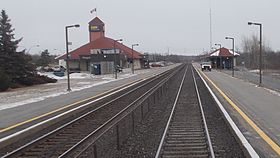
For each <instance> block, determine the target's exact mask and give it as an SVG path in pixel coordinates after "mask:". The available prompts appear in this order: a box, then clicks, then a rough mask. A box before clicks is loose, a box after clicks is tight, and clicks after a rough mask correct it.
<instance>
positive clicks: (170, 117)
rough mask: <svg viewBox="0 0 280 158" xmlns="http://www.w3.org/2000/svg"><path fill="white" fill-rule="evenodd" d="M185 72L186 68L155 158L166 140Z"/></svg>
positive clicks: (156, 157)
mask: <svg viewBox="0 0 280 158" xmlns="http://www.w3.org/2000/svg"><path fill="white" fill-rule="evenodd" d="M187 70H188V67H187V68H186V70H185V73H184V76H183V79H182V81H181V84H180V87H179V90H178V92H177V96H176V99H175V101H174V104H173V108H172V110H171V113H170V116H169V118H168V121H167V124H166V127H165V129H164V132H163V135H162V138H161V140H160V143H159V147H158V150H157V153H156V156H155V158H158V157H159V155H160V152H161V149H162V146H163V143H164V140H165V138H166V134H167V131H168V129H169V125H170V122H171V119H172V117H173V114H174V111H175V108H176V105H177V102H178V99H179V96H180V93H181V90H182V87H183V83H184V80H185V78H186V73H187Z"/></svg>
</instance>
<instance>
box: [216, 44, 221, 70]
mask: <svg viewBox="0 0 280 158" xmlns="http://www.w3.org/2000/svg"><path fill="white" fill-rule="evenodd" d="M215 46H219V50H220V53H221V48H222V44H219V43H215ZM217 65H218V62H217ZM220 69H222V57H220Z"/></svg>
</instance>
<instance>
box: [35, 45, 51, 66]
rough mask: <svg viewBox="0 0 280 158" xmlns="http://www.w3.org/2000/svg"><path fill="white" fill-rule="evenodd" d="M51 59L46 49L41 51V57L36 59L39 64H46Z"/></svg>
mask: <svg viewBox="0 0 280 158" xmlns="http://www.w3.org/2000/svg"><path fill="white" fill-rule="evenodd" d="M50 61H51V56H50V53H49V51H48V50H47V49H46V50H44V51H43V52H42V53H41V57H40V59H39V61H38V64H37V65H39V66H48V65H49V64H50Z"/></svg>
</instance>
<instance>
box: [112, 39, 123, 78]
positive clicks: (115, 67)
mask: <svg viewBox="0 0 280 158" xmlns="http://www.w3.org/2000/svg"><path fill="white" fill-rule="evenodd" d="M119 41H123V40H122V39H117V40H114V69H115V79H117V78H118V75H117V53H116V42H119Z"/></svg>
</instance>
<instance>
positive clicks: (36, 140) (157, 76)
mask: <svg viewBox="0 0 280 158" xmlns="http://www.w3.org/2000/svg"><path fill="white" fill-rule="evenodd" d="M175 68H177V67H175ZM175 68H173V69H175ZM173 69H171V70H168V71H166V72H164V73H162V74H159V75H156V76H153V77H151V78H149V79H151V80H149V81H148V82H145V81H147V80H148V79H146V80H143V81H141V82H145V83H144V84H140V83H141V82H139V83H137V84H140V85H139V86H137V87H136V88H134V89H132V90H130V91H128V92H126V93H124V94H122V95H121V96H118V97H116V98H114V99H113V100H111V101H109V102H107V103H105V104H103V105H101V106H99V107H97V108H96V109H93V110H91V111H89V112H87V113H85V114H83V115H81V116H79V117H78V118H76V119H74V120H72V121H70V122H68V123H66V124H64V125H62V126H60V127H58V128H56V129H54V130H52V131H51V132H49V133H47V134H44V135H42V136H40V137H39V138H36V139H35V140H32V141H30V142H28V143H27V144H25V145H23V146H21V147H19V148H17V149H15V150H13V151H11V152H9V153H7V154H6V155H4V156H3V157H2V158H6V157H10V156H12V155H15V154H17V153H18V152H20V151H22V150H24V149H26V148H28V147H29V146H31V145H33V144H35V143H36V142H38V141H40V140H43V139H45V138H47V137H48V136H50V135H52V134H54V133H56V132H58V131H60V130H62V129H64V128H66V127H68V126H70V125H71V124H73V123H75V122H77V121H79V120H81V119H83V118H84V117H86V116H88V115H90V114H91V113H93V112H96V111H98V110H99V109H101V108H103V107H105V106H107V105H109V104H110V103H113V102H114V101H116V100H118V99H120V98H122V97H125V96H126V95H128V94H130V93H132V92H134V91H136V90H138V89H139V88H142V87H144V86H145V85H147V84H149V83H151V82H153V81H154V80H156V79H158V78H160V77H162V76H164V75H166V74H168V73H169V72H172V70H173ZM133 85H136V83H135V84H133ZM126 88H128V87H126ZM122 90H124V89H119V90H117V91H116V92H120V91H122ZM116 92H112V93H116ZM110 94H111V93H110ZM110 94H108V95H105V96H102V97H101V98H98V99H96V100H94V101H91V102H88V103H84V104H82V105H80V106H85V105H89V104H92V103H94V102H96V101H99V100H101V99H104V98H106V97H108V96H109V95H110ZM80 106H79V107H80ZM69 111H72V110H69ZM56 118H57V117H56Z"/></svg>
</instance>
